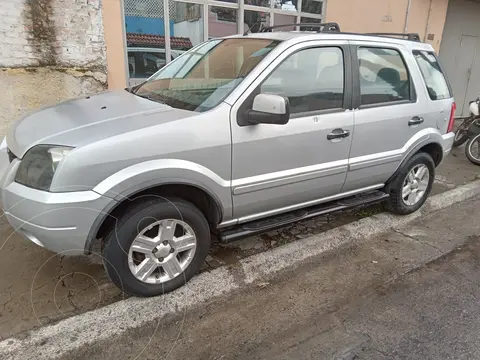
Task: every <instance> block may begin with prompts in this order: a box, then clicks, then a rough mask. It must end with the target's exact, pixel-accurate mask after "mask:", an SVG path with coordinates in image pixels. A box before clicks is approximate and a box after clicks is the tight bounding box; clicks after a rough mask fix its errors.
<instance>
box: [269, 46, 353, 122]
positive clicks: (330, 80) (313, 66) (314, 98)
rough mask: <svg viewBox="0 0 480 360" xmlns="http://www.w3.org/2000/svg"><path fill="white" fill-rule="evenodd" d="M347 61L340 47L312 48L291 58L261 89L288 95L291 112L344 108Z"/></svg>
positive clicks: (273, 73) (271, 75)
mask: <svg viewBox="0 0 480 360" xmlns="http://www.w3.org/2000/svg"><path fill="white" fill-rule="evenodd" d="M344 78H345V76H344V60H343V52H342V50H341V49H340V48H336V47H332V48H326V47H322V48H310V49H305V50H301V51H299V52H296V53H294V54H292V55H290V56H289V57H288V58H287V59H286V60H285V61H284V62H283V63H282V64H280V66H279V67H278V68H276V69H275V70H274V71H273V72H272V73H271V74H270V76H269V77H268V78H267V79H266V80H265V81H264V82H263V83H262V85H261V86H260V92H261V93H270V94H277V95H282V96H285V97H287V98H288V99H289V102H290V113H292V114H295V113H304V112H310V111H320V110H329V109H338V108H342V107H343V94H344Z"/></svg>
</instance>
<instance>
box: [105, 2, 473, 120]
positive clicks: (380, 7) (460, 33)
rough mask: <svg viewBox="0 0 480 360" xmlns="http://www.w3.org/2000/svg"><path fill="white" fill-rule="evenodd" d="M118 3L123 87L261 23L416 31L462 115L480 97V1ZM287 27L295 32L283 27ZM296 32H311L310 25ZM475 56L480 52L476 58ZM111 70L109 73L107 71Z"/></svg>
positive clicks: (119, 76) (117, 55) (115, 51)
mask: <svg viewBox="0 0 480 360" xmlns="http://www.w3.org/2000/svg"><path fill="white" fill-rule="evenodd" d="M107 1H108V2H109V3H114V2H117V3H118V7H119V8H121V9H120V12H121V13H122V15H121V16H122V19H123V24H122V29H117V32H120V31H121V32H122V33H123V44H121V46H120V47H118V48H116V49H113V48H111V49H108V47H107V50H108V51H109V52H110V53H112V54H115V55H111V56H115V58H116V59H117V60H118V59H119V58H120V57H123V59H122V64H121V66H119V65H120V64H119V63H118V62H117V64H116V66H117V67H118V68H117V74H116V75H115V77H116V78H117V79H121V80H118V81H116V83H118V84H122V86H123V85H134V84H136V83H138V82H141V81H143V80H144V79H145V78H147V77H149V76H150V75H151V74H153V73H154V72H155V71H156V70H158V69H159V68H161V67H162V66H164V65H165V64H166V63H168V62H169V61H171V60H172V59H174V58H175V57H177V56H179V55H180V54H181V53H182V52H184V51H185V50H188V49H189V48H191V47H192V46H195V45H196V44H198V43H200V42H202V41H204V40H208V39H210V38H214V37H219V36H225V35H232V34H237V33H242V32H245V31H246V30H248V29H252V30H253V31H255V30H258V28H259V27H260V26H269V25H283V24H294V23H300V24H302V23H305V24H307V23H318V22H337V23H339V24H340V26H341V28H342V31H346V32H397V33H406V32H414V33H418V34H419V35H420V37H421V39H422V41H424V42H427V43H430V44H431V45H432V46H433V47H434V48H435V50H436V51H437V52H439V53H440V56H441V59H442V61H443V63H444V64H445V69H446V72H447V74H448V76H449V78H450V79H451V80H452V87H453V89H454V93H455V97H456V99H457V102H458V110H457V115H462V114H463V115H465V112H466V111H467V109H468V101H469V100H472V99H474V98H475V97H476V96H477V95H478V94H479V93H480V86H479V85H477V84H476V83H475V82H474V81H473V80H474V79H475V78H478V77H479V76H480V40H479V39H480V37H479V35H480V21H478V20H479V19H480V1H479V0H328V1H322V0H226V1H218V0H182V1H177V0H105V2H107ZM284 29H292V30H293V29H295V28H294V27H286V28H284ZM297 29H304V30H308V29H309V27H308V26H299V27H297ZM477 54H478V55H477ZM109 69H110V68H109Z"/></svg>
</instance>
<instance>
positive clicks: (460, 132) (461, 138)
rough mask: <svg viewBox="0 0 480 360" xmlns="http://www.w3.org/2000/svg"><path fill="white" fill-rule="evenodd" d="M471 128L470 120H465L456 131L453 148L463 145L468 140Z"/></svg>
mask: <svg viewBox="0 0 480 360" xmlns="http://www.w3.org/2000/svg"><path fill="white" fill-rule="evenodd" d="M469 128H470V121H469V119H465V120H463V122H462V123H461V124H460V126H459V127H458V129H457V131H455V138H454V139H453V147H458V146H460V145H463V144H464V143H465V142H466V141H467V140H468V129H469Z"/></svg>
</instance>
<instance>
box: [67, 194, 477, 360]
mask: <svg viewBox="0 0 480 360" xmlns="http://www.w3.org/2000/svg"><path fill="white" fill-rule="evenodd" d="M479 200H480V198H475V199H472V200H470V201H467V202H464V203H459V204H457V205H454V206H453V207H450V208H447V209H444V210H442V211H439V212H437V213H433V214H431V215H428V216H425V217H424V218H423V219H421V220H419V221H416V222H414V223H411V224H410V225H408V226H406V227H405V228H399V229H396V230H395V231H391V232H389V233H384V234H381V235H379V236H376V237H372V238H369V239H365V240H364V241H359V242H358V243H356V244H352V245H351V246H349V247H345V248H343V249H339V250H337V251H334V252H330V253H327V254H325V255H323V256H322V257H319V258H316V259H314V260H312V261H310V262H308V263H305V264H304V265H302V266H301V267H299V268H297V269H295V270H294V271H289V272H285V273H282V274H279V276H277V278H276V280H274V281H271V282H270V283H264V284H257V286H252V287H251V288H249V289H248V290H246V291H242V292H237V293H236V294H233V295H232V296H230V297H228V298H222V299H219V300H218V301H216V302H213V303H211V304H209V305H207V306H203V307H198V308H196V309H193V310H191V311H188V312H187V313H184V314H179V315H178V316H176V317H172V318H169V319H164V321H162V323H159V324H151V325H150V326H145V327H142V328H141V329H137V330H132V331H129V332H127V333H126V334H124V335H122V336H118V338H116V339H109V340H108V343H99V344H97V345H95V346H92V347H89V348H82V349H80V350H79V351H78V352H77V353H76V354H75V356H73V358H77V359H91V360H93V359H137V358H138V359H173V360H177V359H178V360H180V359H191V360H195V359H216V360H220V359H221V360H229V359H238V360H255V359H279V360H294V359H295V360H299V359H312V360H313V359H315V360H318V359H321V360H329V359H332V360H333V359H335V360H354V359H355V360H385V359H419V360H429V359H432V360H433V359H435V360H437V359H442V360H445V359H469V360H470V359H480V341H479V334H480V332H479V331H480V302H479V299H480V275H479V269H480V267H479V266H480V241H479V240H480V222H478V213H479V211H480V202H479ZM459 244H462V245H459ZM447 248H448V249H452V248H453V249H454V250H453V251H451V252H449V253H448V254H447V255H442V254H443V253H444V252H445V251H444V250H445V249H447ZM132 316H135V314H132ZM69 358H72V357H71V355H69Z"/></svg>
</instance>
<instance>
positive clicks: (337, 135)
mask: <svg viewBox="0 0 480 360" xmlns="http://www.w3.org/2000/svg"><path fill="white" fill-rule="evenodd" d="M348 136H350V131H348V130H343V129H335V130H333V131H332V132H331V133H330V134H328V135H327V140H334V139H343V138H346V137H348Z"/></svg>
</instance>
